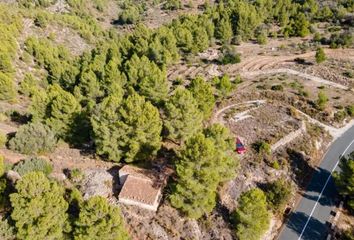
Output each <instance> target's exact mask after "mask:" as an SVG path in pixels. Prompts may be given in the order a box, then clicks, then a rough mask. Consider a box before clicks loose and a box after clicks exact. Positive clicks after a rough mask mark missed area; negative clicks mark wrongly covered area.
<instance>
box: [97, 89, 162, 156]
mask: <svg viewBox="0 0 354 240" xmlns="http://www.w3.org/2000/svg"><path fill="white" fill-rule="evenodd" d="M91 122H92V126H93V131H94V140H95V143H96V151H97V153H99V154H101V155H106V156H107V157H108V158H109V159H110V160H112V161H115V162H119V161H120V160H122V159H124V160H125V161H127V162H132V161H137V160H146V159H147V158H148V157H149V156H151V155H154V154H156V152H157V151H158V150H159V149H160V146H161V137H160V133H161V130H162V121H161V119H160V115H159V111H158V109H157V108H155V107H154V106H153V105H152V104H151V103H150V102H148V101H145V98H144V97H142V96H139V95H138V94H137V93H133V94H132V95H130V96H129V97H128V98H127V99H125V100H124V101H122V100H121V99H119V98H118V97H116V96H108V97H107V98H105V99H104V100H103V102H102V103H101V104H99V105H98V107H97V109H96V110H95V112H94V114H93V117H92V119H91Z"/></svg>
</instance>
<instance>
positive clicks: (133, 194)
mask: <svg viewBox="0 0 354 240" xmlns="http://www.w3.org/2000/svg"><path fill="white" fill-rule="evenodd" d="M160 189H161V187H159V186H156V185H155V184H154V181H152V180H149V179H147V178H146V177H145V178H140V177H136V176H133V175H129V176H128V177H127V180H126V181H125V183H124V185H123V187H122V189H121V191H120V193H119V198H121V199H123V198H124V199H129V200H133V201H136V202H141V203H145V204H149V205H154V204H155V201H156V199H157V198H158V196H159V193H160Z"/></svg>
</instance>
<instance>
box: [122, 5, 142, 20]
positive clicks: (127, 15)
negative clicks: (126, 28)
mask: <svg viewBox="0 0 354 240" xmlns="http://www.w3.org/2000/svg"><path fill="white" fill-rule="evenodd" d="M139 20H140V12H139V9H138V8H137V7H136V6H127V7H126V8H125V9H124V10H123V11H122V13H121V14H120V15H119V23H121V24H134V23H137V22H138V21H139Z"/></svg>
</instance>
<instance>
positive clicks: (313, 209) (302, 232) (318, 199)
mask: <svg viewBox="0 0 354 240" xmlns="http://www.w3.org/2000/svg"><path fill="white" fill-rule="evenodd" d="M353 143H354V140H353V141H352V142H351V143H350V144H349V146H348V147H347V148H346V149H345V150H344V152H343V154H342V155H341V156H340V157H339V159H338V161H337V163H336V165H335V166H334V167H333V169H332V171H331V174H330V175H329V176H328V178H327V181H326V183H325V185H324V186H323V188H322V191H321V193H320V195H319V196H318V198H317V201H316V203H315V205H314V206H313V208H312V211H311V214H310V216H309V217H308V219H307V221H306V224H305V226H304V228H303V229H302V231H301V234H300V236H299V238H298V240H301V238H302V235H303V234H304V232H305V230H306V227H307V225H308V224H309V222H310V219H311V217H312V214H313V213H314V211H315V209H316V207H317V204H318V202H319V201H320V199H321V197H322V194H323V192H324V190H325V189H326V187H327V184H328V182H329V180H330V179H331V177H332V173H333V172H334V170H335V169H336V168H337V166H338V164H339V162H340V160H341V158H342V157H343V156H344V155H345V153H346V152H347V151H348V149H349V148H350V146H351V145H352V144H353Z"/></svg>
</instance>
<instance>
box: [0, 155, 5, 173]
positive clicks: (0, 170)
mask: <svg viewBox="0 0 354 240" xmlns="http://www.w3.org/2000/svg"><path fill="white" fill-rule="evenodd" d="M4 173H5V162H4V157H3V156H2V155H0V177H2V175H4Z"/></svg>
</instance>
